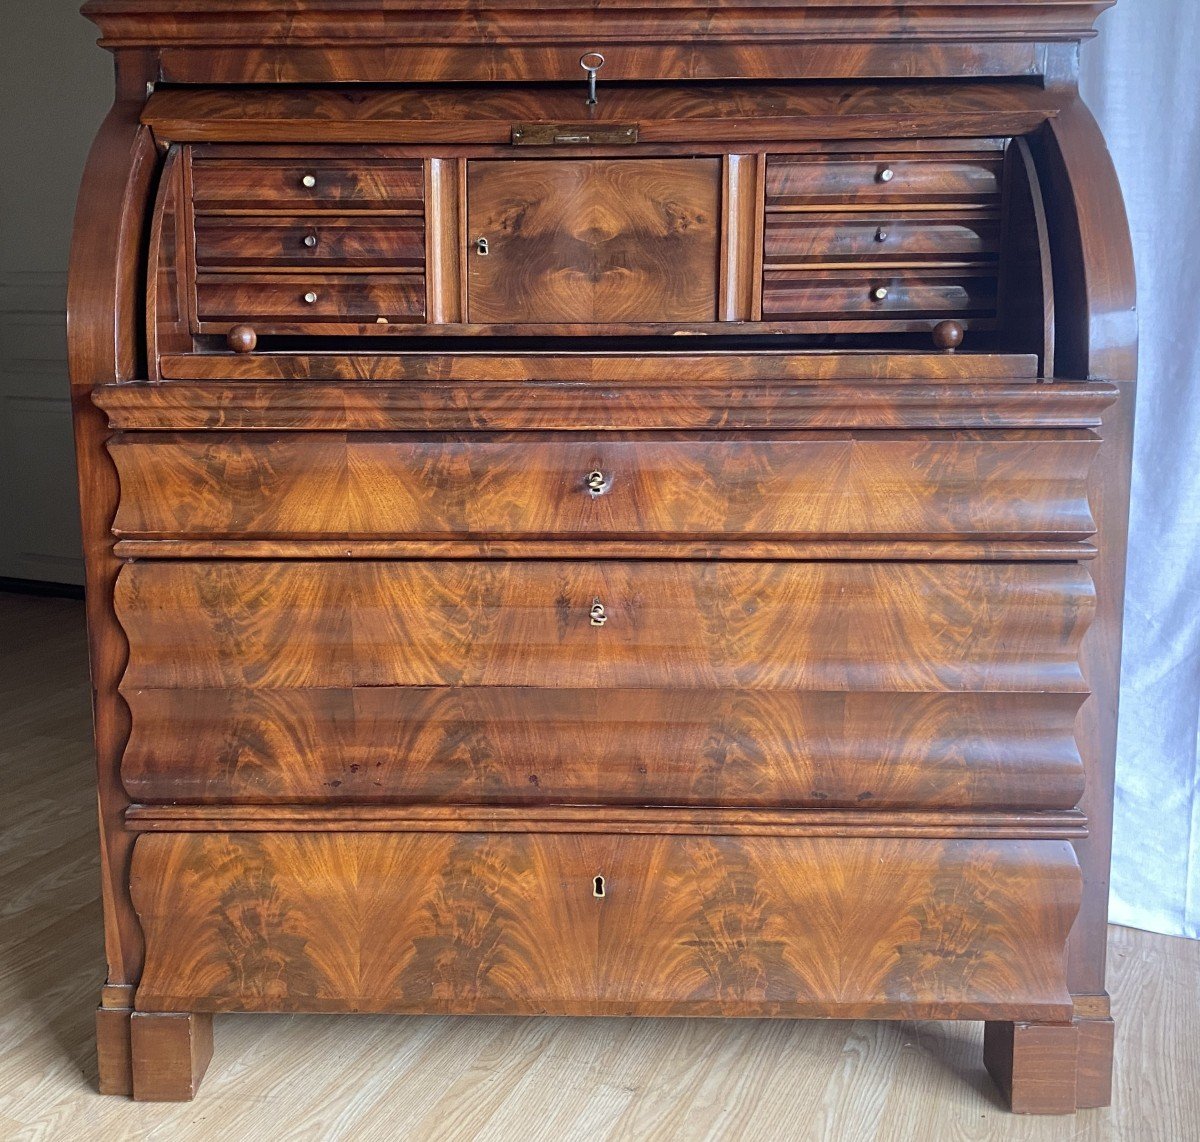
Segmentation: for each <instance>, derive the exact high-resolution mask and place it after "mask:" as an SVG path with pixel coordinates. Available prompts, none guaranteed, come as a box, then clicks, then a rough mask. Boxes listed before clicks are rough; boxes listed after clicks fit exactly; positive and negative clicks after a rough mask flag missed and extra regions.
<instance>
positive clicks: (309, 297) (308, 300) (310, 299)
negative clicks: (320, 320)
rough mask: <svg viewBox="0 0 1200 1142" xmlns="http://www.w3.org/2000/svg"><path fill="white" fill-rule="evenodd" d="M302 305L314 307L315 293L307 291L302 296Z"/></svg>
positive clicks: (315, 301) (315, 302)
mask: <svg viewBox="0 0 1200 1142" xmlns="http://www.w3.org/2000/svg"><path fill="white" fill-rule="evenodd" d="M304 304H305V305H316V304H317V295H316V294H315V293H313V291H312V290H309V291H308V293H306V294H305V295H304Z"/></svg>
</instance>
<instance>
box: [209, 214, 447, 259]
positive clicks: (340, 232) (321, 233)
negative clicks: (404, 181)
mask: <svg viewBox="0 0 1200 1142" xmlns="http://www.w3.org/2000/svg"><path fill="white" fill-rule="evenodd" d="M196 264H197V266H198V267H199V268H200V269H201V270H221V269H229V268H243V267H245V268H264V267H281V268H292V267H296V268H301V267H307V266H318V267H320V268H322V269H335V268H338V267H354V268H356V269H358V268H371V267H374V268H383V269H396V268H406V269H415V270H423V269H424V267H425V235H424V229H423V227H422V225H421V222H420V220H419V219H415V218H414V219H411V220H410V219H404V218H388V219H387V220H386V222H385V221H383V220H379V219H376V218H374V217H373V216H372V217H369V218H366V219H363V218H354V217H347V216H342V217H338V216H333V217H330V216H328V215H313V216H309V217H307V218H306V217H304V216H303V215H296V216H290V217H286V218H251V217H240V216H234V217H217V216H211V215H210V216H204V215H202V216H201V217H199V218H198V219H197V220H196Z"/></svg>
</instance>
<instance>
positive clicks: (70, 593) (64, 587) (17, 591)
mask: <svg viewBox="0 0 1200 1142" xmlns="http://www.w3.org/2000/svg"><path fill="white" fill-rule="evenodd" d="M0 591H7V592H9V593H10V594H12V595H41V596H43V597H49V598H53V599H82V598H83V588H82V587H81V586H79V584H78V583H43V582H41V580H39V579H10V578H8V577H7V576H5V575H0Z"/></svg>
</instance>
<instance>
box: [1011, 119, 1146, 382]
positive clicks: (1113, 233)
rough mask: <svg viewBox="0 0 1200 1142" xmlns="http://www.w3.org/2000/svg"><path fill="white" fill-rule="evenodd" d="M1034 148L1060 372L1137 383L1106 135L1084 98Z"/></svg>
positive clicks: (1120, 220)
mask: <svg viewBox="0 0 1200 1142" xmlns="http://www.w3.org/2000/svg"><path fill="white" fill-rule="evenodd" d="M1031 143H1032V148H1033V151H1034V155H1035V158H1036V159H1037V162H1038V168H1039V173H1040V175H1041V177H1042V179H1043V180H1044V186H1045V189H1046V191H1047V197H1046V202H1047V206H1048V213H1047V221H1048V224H1049V229H1050V243H1051V250H1052V255H1053V265H1054V294H1055V314H1056V323H1057V338H1056V340H1057V375H1058V376H1060V377H1066V378H1069V379H1072V380H1082V379H1085V378H1086V379H1097V380H1106V381H1114V382H1121V381H1132V380H1134V379H1135V378H1136V376H1137V287H1136V277H1135V274H1134V264H1133V244H1132V242H1131V240H1130V236H1129V222H1128V219H1127V218H1126V216H1125V204H1124V198H1123V197H1122V195H1121V186H1120V183H1119V182H1118V181H1117V172H1116V168H1115V167H1114V166H1113V162H1112V157H1111V156H1110V155H1109V153H1108V147H1107V145H1106V144H1105V142H1104V137H1103V135H1102V134H1101V133H1100V128H1099V126H1098V125H1097V123H1096V120H1095V118H1094V117H1093V116H1092V113H1091V112H1090V111H1089V110H1088V108H1087V106H1086V105H1085V104H1084V103H1083V101H1082V100H1074V101H1073V102H1071V103H1068V104H1067V105H1066V106H1065V107H1064V108H1063V109H1062V111H1061V112H1060V113H1059V114H1058V115H1057V116H1055V117H1054V118H1052V119H1050V120H1048V121H1047V123H1046V126H1045V127H1044V128H1043V129H1042V130H1041V132H1039V133H1038V134H1037V135H1036V136H1034V137H1033V138H1032V140H1031Z"/></svg>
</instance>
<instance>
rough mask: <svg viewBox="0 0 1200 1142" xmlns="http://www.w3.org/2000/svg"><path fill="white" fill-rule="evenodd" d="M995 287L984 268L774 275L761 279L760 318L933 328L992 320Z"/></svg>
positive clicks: (884, 268) (775, 272) (991, 273)
mask: <svg viewBox="0 0 1200 1142" xmlns="http://www.w3.org/2000/svg"><path fill="white" fill-rule="evenodd" d="M997 288H998V287H997V281H996V277H995V273H994V271H992V270H989V269H987V268H968V267H963V268H960V269H947V270H938V269H935V268H929V269H912V268H910V269H895V268H893V267H890V266H887V265H884V266H878V267H877V266H873V265H863V266H861V267H855V268H854V269H849V270H826V269H821V270H818V271H812V270H801V271H795V270H775V269H768V270H767V271H766V273H765V274H764V276H763V316H764V317H765V318H768V319H770V318H775V319H777V320H784V321H788V320H796V321H804V320H814V319H819V318H827V319H829V320H830V322H831V323H832V324H836V323H837V322H838V321H840V320H842V319H843V318H845V319H850V320H858V321H880V322H889V321H896V320H904V319H912V318H922V319H924V320H925V322H926V323H927V324H930V325H932V323H936V322H938V321H942V320H944V319H945V318H946V317H947V316H953V317H955V318H956V319H958V320H959V321H962V322H963V323H964V324H968V323H969V324H971V325H978V324H979V319H981V318H982V319H984V320H986V319H988V318H993V317H995V314H996V295H997Z"/></svg>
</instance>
